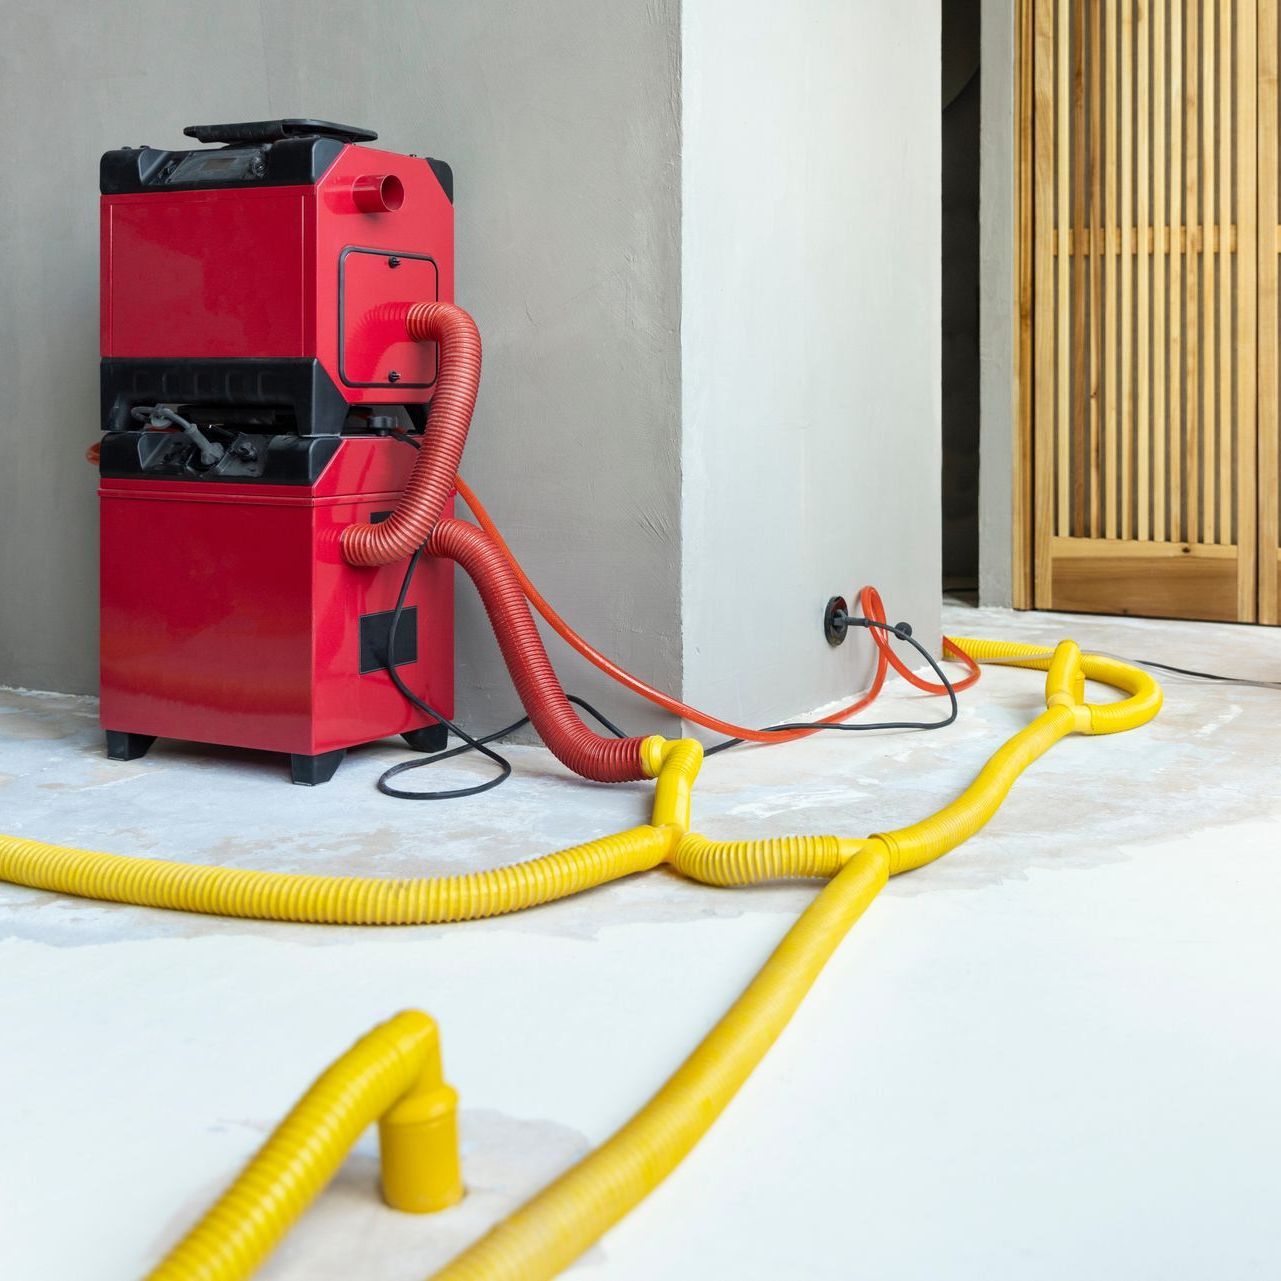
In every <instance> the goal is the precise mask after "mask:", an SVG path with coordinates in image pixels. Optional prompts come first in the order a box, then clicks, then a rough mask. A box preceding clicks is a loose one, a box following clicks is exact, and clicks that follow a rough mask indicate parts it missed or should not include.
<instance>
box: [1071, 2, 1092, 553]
mask: <svg viewBox="0 0 1281 1281" xmlns="http://www.w3.org/2000/svg"><path fill="white" fill-rule="evenodd" d="M1085 5H1086V0H1072V18H1073V21H1072V236H1073V243H1074V244H1075V245H1077V246H1078V247H1084V245H1085V244H1086V239H1087V237H1088V236H1089V231H1088V230H1087V228H1086V203H1085V194H1086V168H1085ZM1087 269H1088V264H1087V259H1086V256H1085V254H1083V253H1077V254H1075V255H1074V256H1073V259H1072V464H1071V465H1072V524H1071V532H1072V533H1073V534H1076V535H1078V536H1083V535H1084V534H1085V533H1086V530H1087V523H1086V522H1087V519H1088V517H1087V514H1086V501H1087V494H1088V490H1087V488H1086V473H1087V462H1086V459H1087V447H1088V443H1089V442H1088V437H1087V435H1086V418H1087V416H1086V409H1087V405H1088V402H1089V389H1088V384H1087V383H1086V359H1087V353H1086V331H1085V302H1086V296H1087V294H1086V274H1085V273H1086V271H1087Z"/></svg>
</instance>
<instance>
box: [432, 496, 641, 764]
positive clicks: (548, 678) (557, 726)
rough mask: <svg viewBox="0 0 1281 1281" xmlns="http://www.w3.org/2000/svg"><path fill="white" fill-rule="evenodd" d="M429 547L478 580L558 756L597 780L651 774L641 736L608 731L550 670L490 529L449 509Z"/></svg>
mask: <svg viewBox="0 0 1281 1281" xmlns="http://www.w3.org/2000/svg"><path fill="white" fill-rule="evenodd" d="M427 551H428V553H429V554H431V555H432V556H448V557H449V559H450V560H454V561H457V562H458V564H459V565H461V566H462V567H463V569H464V570H466V571H467V574H468V576H469V577H470V578H471V580H472V582H474V583H475V584H476V589H477V591H479V592H480V598H481V600H482V601H483V602H484V604H485V612H486V613H487V614H488V615H489V622H490V625H491V626H492V627H493V629H494V635H495V636H496V637H497V638H498V644H499V647H500V648H501V650H502V652H503V659H504V660H505V661H506V663H507V670H508V671H509V672H510V673H511V678H512V683H513V684H514V685H515V686H516V692H517V693H518V694H519V695H520V701H521V703H522V704H523V705H524V707H525V710H526V711H527V712H528V713H529V719H530V721H531V722H533V726H534V728H535V729H536V730H537V731H538V733H539V736H540V737H541V738H542V740H543V742H544V743H546V744H547V746H548V747H549V748H551V750H552V753H553V754H554V755H555V756H556V759H557V760H559V761H560V762H561V763H562V764H564V765H567V766H568V767H569V768H570V769H572V770H573V771H574V772H575V773H576V774H581V775H582V776H583V777H584V778H590V779H594V780H595V781H596V782H598V783H622V782H626V781H628V780H629V779H638V778H646V777H648V775H647V774H646V772H645V770H644V769H643V768H642V766H641V744H642V743H644V741H645V740H644V739H643V738H604V737H602V736H601V735H600V734H597V733H595V732H594V731H592V730H590V729H588V728H587V726H586V725H584V724H583V722H582V721H581V720H580V719H579V718H578V714H577V713H576V712H575V711H574V709H573V707H572V706H571V705H570V702H569V700H568V699H567V698H566V697H565V691H564V690H563V689H562V688H561V684H560V681H559V680H557V679H556V673H555V672H554V671H553V670H552V665H551V660H550V659H549V658H548V657H547V651H546V650H545V649H544V648H543V641H542V637H541V636H539V634H538V628H537V627H536V626H535V624H534V619H533V615H531V614H530V612H529V604H528V602H527V601H526V600H525V593H524V591H523V590H522V588H521V584H520V580H519V579H518V578H517V576H516V574H515V573H514V571H513V570H512V567H511V565H510V564H509V563H508V561H507V558H506V557H505V556H504V555H503V553H502V551H501V550H500V549H499V548H498V546H497V545H496V544H495V543H494V541H493V540H492V539H491V538H490V537H489V535H488V534H486V533H485V532H484V531H483V530H480V529H477V528H476V526H475V525H469V524H468V523H467V522H466V521H462V520H455V519H454V518H453V517H452V516H449V517H446V518H445V519H444V520H442V521H441V522H440V523H439V524H438V525H437V526H436V528H435V529H434V530H433V531H432V534H431V540H430V541H429V542H428V544H427Z"/></svg>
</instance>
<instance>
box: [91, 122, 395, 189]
mask: <svg viewBox="0 0 1281 1281" xmlns="http://www.w3.org/2000/svg"><path fill="white" fill-rule="evenodd" d="M183 132H184V133H186V134H187V135H188V136H189V137H192V138H195V139H197V140H198V141H200V142H207V143H222V144H223V145H222V146H221V147H215V148H201V149H200V150H194V151H168V150H162V149H160V148H157V147H121V148H119V149H118V150H116V151H108V152H107V153H106V154H105V155H104V156H103V157H102V161H101V163H100V165H99V170H98V177H99V187H100V188H101V191H102V194H103V195H104V196H119V195H127V194H130V193H133V192H140V191H155V190H158V189H163V190H168V191H194V190H200V189H201V188H212V187H287V186H294V185H299V184H309V185H310V184H315V183H317V182H319V181H320V179H321V178H322V177H323V176H324V174H325V171H326V170H327V169H328V168H329V166H330V165H332V164H333V163H334V161H335V160H336V159H337V158H338V155H339V153H340V152H341V151H342V149H343V148H344V147H345V146H346V145H347V144H348V143H351V142H372V141H373V140H374V139H375V138H377V137H378V135H377V134H376V133H374V132H373V130H371V129H360V128H357V127H356V126H355V125H340V124H333V123H331V122H330V121H327V120H302V119H291V120H253V121H247V122H245V123H243V124H225V125H188V126H187V128H186V129H185V130H184V131H183Z"/></svg>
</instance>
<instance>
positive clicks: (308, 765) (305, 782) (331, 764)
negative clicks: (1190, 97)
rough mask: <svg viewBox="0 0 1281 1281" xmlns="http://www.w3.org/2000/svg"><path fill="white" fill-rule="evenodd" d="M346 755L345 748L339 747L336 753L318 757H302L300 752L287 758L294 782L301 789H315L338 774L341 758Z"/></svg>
mask: <svg viewBox="0 0 1281 1281" xmlns="http://www.w3.org/2000/svg"><path fill="white" fill-rule="evenodd" d="M346 755H347V749H346V748H345V747H340V748H339V749H338V750H337V751H336V752H321V753H320V755H319V756H304V755H302V753H301V752H294V754H293V755H292V756H290V758H289V768H290V770H291V772H292V773H293V779H294V782H295V783H297V784H299V785H300V786H302V787H317V786H319V785H320V784H321V783H328V782H329V780H330V779H331V778H333V776H334V775H335V774H336V773H337V772H338V767H339V766H340V765H341V764H342V758H343V757H344V756H346Z"/></svg>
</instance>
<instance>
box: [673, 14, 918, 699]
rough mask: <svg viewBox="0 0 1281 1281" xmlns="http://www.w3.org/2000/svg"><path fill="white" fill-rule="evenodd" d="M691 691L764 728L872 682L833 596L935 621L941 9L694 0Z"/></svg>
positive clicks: (690, 47) (688, 503)
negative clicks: (840, 625) (840, 634)
mask: <svg viewBox="0 0 1281 1281" xmlns="http://www.w3.org/2000/svg"><path fill="white" fill-rule="evenodd" d="M682 27H683V31H684V46H683V48H684V67H685V72H684V82H683V120H684V148H683V168H684V182H683V205H682V210H683V228H684V229H683V257H682V279H683V295H684V327H683V332H682V351H683V361H682V368H683V403H684V437H683V442H682V456H683V459H684V468H685V491H684V504H683V510H684V514H683V521H682V523H683V531H682V532H683V538H684V558H683V559H684V582H683V589H682V597H683V600H684V633H685V690H686V695H687V697H689V698H691V699H692V700H693V701H695V702H701V703H703V704H704V705H707V706H710V707H713V708H715V709H717V710H719V711H720V712H722V713H723V714H725V715H728V716H733V717H745V718H748V719H750V720H753V721H756V722H758V723H763V722H765V721H766V720H768V719H770V718H772V717H778V716H791V715H795V714H797V713H798V712H801V711H802V710H805V709H810V708H813V707H815V706H817V705H819V704H822V703H825V702H826V701H828V700H831V699H835V698H839V697H842V696H844V695H847V694H849V693H850V692H851V691H853V690H855V689H857V688H859V687H861V686H862V685H863V684H864V683H865V682H866V680H867V677H868V674H869V671H870V666H871V662H870V652H871V647H870V643H869V641H868V639H867V637H866V636H864V635H862V634H859V635H857V636H856V637H854V638H853V639H851V640H849V641H847V642H846V644H845V645H844V646H843V647H841V648H840V649H838V650H832V649H829V647H828V646H827V644H826V642H825V641H824V639H823V635H822V631H821V628H820V618H821V612H822V607H823V604H824V602H825V601H826V599H827V597H828V596H830V595H832V594H833V593H835V592H840V593H842V594H844V595H846V596H851V595H852V593H853V592H854V591H855V590H856V589H857V588H858V587H859V586H860V585H861V584H863V583H874V584H877V585H878V586H880V588H881V589H882V591H883V593H884V595H885V599H886V602H887V606H888V609H889V611H890V613H891V614H892V616H893V617H894V618H895V619H899V618H906V619H910V620H911V621H912V622H913V623H914V625H915V626H916V628H917V630H918V633H919V635H920V636H921V637H922V638H923V639H925V640H926V641H927V642H928V643H931V644H934V643H937V640H938V631H939V581H940V563H939V538H940V533H939V526H940V494H939V468H940V445H939V441H940V414H941V409H940V331H941V312H940V285H939V253H940V203H941V195H940V159H939V149H940V91H939V6H938V4H937V3H936V2H933V0H903V2H902V3H899V4H892V5H891V4H886V3H884V0H848V2H847V3H841V4H835V3H831V2H830V0H829V2H824V0H798V2H797V3H794V4H788V5H779V4H772V3H766V2H765V0H685V3H684V5H683V12H682Z"/></svg>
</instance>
